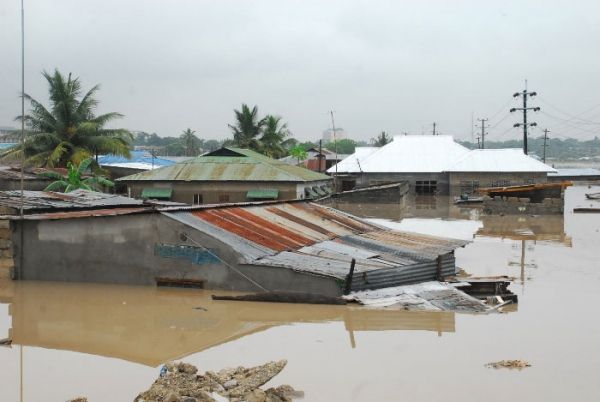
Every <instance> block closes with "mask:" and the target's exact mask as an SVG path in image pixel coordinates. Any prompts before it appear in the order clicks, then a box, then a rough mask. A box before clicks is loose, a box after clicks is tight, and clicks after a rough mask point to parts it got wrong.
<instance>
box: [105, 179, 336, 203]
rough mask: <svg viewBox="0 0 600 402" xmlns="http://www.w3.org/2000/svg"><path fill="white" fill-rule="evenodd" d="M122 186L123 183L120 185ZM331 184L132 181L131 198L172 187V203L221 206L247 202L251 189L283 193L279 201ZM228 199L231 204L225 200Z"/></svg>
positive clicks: (320, 182) (130, 185) (297, 196)
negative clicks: (147, 190) (196, 200)
mask: <svg viewBox="0 0 600 402" xmlns="http://www.w3.org/2000/svg"><path fill="white" fill-rule="evenodd" d="M117 183H119V182H117ZM329 183H331V181H329V180H325V181H313V182H306V183H296V182H273V181H264V182H255V181H246V182H235V181H231V182H151V181H145V182H142V181H140V182H128V183H127V187H128V189H129V193H128V194H129V195H130V196H131V197H134V198H141V195H142V191H143V190H144V189H145V188H171V189H173V195H172V197H171V201H177V202H184V203H187V204H192V203H193V202H194V195H195V194H201V195H202V203H203V204H218V203H222V202H246V201H249V199H248V198H246V194H247V193H248V191H250V190H258V189H276V190H279V198H278V199H279V200H294V199H303V198H304V187H312V186H317V185H318V186H320V185H325V184H329ZM225 198H228V201H223V200H224V199H225Z"/></svg>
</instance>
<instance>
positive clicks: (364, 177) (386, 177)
mask: <svg viewBox="0 0 600 402" xmlns="http://www.w3.org/2000/svg"><path fill="white" fill-rule="evenodd" d="M345 180H346V181H348V180H356V188H362V187H369V186H378V185H382V184H389V183H397V182H400V181H406V182H408V185H409V188H410V190H409V191H410V192H411V193H413V194H414V193H415V186H416V182H417V181H437V193H438V194H440V195H446V194H448V174H446V173H356V174H351V175H344V176H339V177H338V179H337V181H338V186H339V189H341V186H342V182H343V181H345Z"/></svg>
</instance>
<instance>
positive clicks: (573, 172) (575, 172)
mask: <svg viewBox="0 0 600 402" xmlns="http://www.w3.org/2000/svg"><path fill="white" fill-rule="evenodd" d="M548 176H553V177H561V176H565V177H571V176H582V177H585V176H600V170H598V169H593V168H557V169H556V170H555V171H554V172H551V173H548Z"/></svg>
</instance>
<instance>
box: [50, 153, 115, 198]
mask: <svg viewBox="0 0 600 402" xmlns="http://www.w3.org/2000/svg"><path fill="white" fill-rule="evenodd" d="M93 161H94V160H93V159H92V158H86V159H84V160H82V161H81V162H80V163H79V165H74V164H73V163H71V162H67V175H66V176H63V175H61V174H60V173H57V172H44V173H40V174H39V176H42V177H48V178H50V179H54V180H56V181H54V182H52V183H50V184H49V185H48V187H46V188H45V190H44V191H57V190H60V191H63V192H65V193H70V192H71V191H73V190H78V189H84V190H90V191H93V190H99V191H102V187H103V186H104V187H114V186H115V185H114V183H113V182H112V181H110V180H108V179H106V178H105V177H103V176H97V175H92V176H90V177H87V178H85V179H83V174H84V173H85V172H86V171H87V170H88V169H89V167H90V165H91V164H92V162H93Z"/></svg>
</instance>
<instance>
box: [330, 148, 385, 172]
mask: <svg viewBox="0 0 600 402" xmlns="http://www.w3.org/2000/svg"><path fill="white" fill-rule="evenodd" d="M380 149H381V148H379V147H356V149H355V150H354V153H353V154H352V155H349V156H348V157H346V158H344V159H343V160H342V161H340V162H339V163H338V164H337V171H338V173H342V172H364V171H365V170H364V167H363V163H365V161H366V160H367V158H368V157H369V156H370V155H371V154H372V153H374V152H377V151H379V150H380ZM335 171H336V170H335V165H333V166H332V167H330V168H329V169H327V172H329V173H335Z"/></svg>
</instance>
